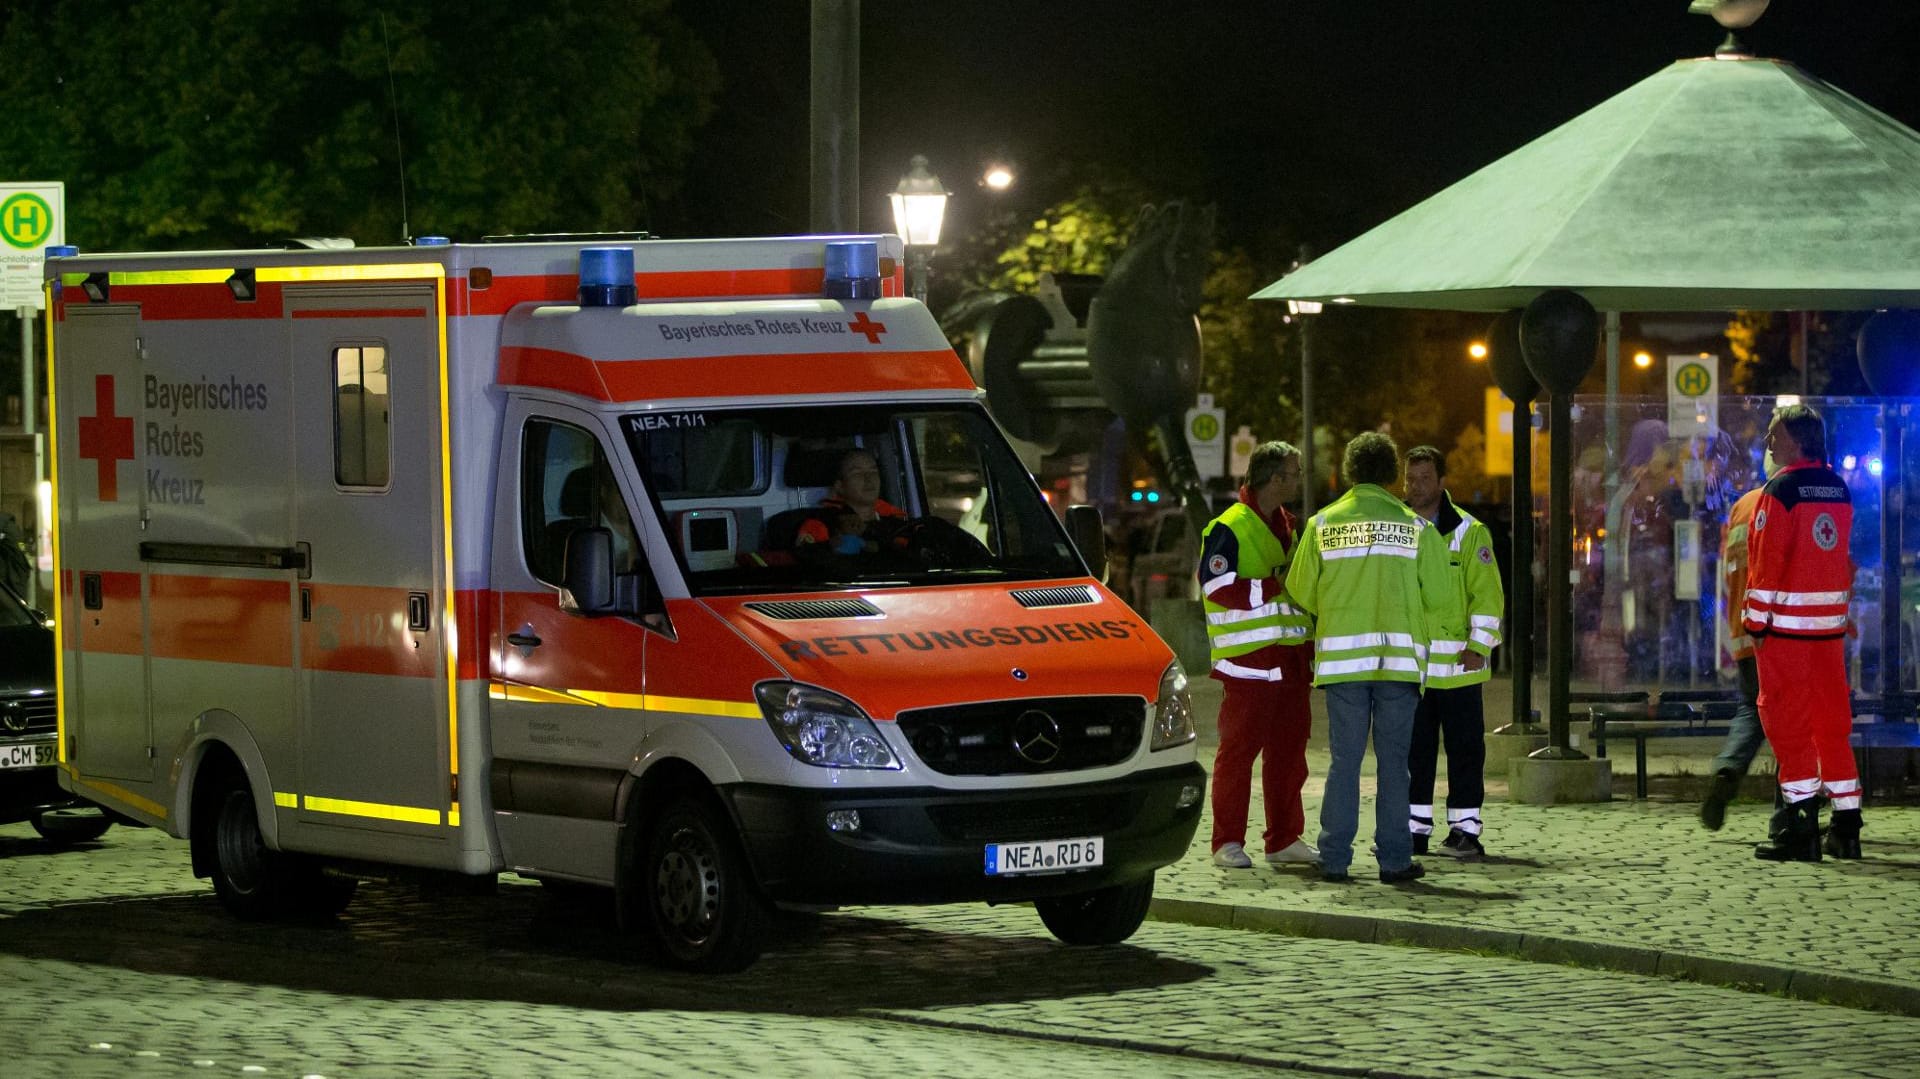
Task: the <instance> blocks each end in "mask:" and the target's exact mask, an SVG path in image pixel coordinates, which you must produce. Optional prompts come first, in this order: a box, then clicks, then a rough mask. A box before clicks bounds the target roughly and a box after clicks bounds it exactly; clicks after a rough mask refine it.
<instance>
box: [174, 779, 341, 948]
mask: <svg viewBox="0 0 1920 1079" xmlns="http://www.w3.org/2000/svg"><path fill="white" fill-rule="evenodd" d="M202 806H205V810H207V812H204V814H200V818H196V820H194V839H192V843H194V847H198V849H200V851H198V852H200V854H204V858H196V860H198V862H204V864H205V866H207V868H209V870H211V875H213V891H215V895H219V897H221V906H225V908H227V910H228V912H230V914H232V916H234V918H240V920H244V922H265V920H269V918H286V916H292V914H301V912H303V910H313V908H315V900H313V899H307V900H305V902H301V889H300V883H301V881H300V875H301V874H298V872H296V866H294V858H292V856H288V854H282V852H280V851H273V849H271V847H267V837H265V835H261V831H259V818H257V816H255V814H253V793H252V791H250V789H248V785H246V779H227V781H225V785H223V787H221V789H217V791H213V793H211V795H209V797H207V801H204V803H202ZM311 883H319V881H311ZM348 895H349V897H351V891H349V893H348ZM321 906H324V904H321ZM342 906H344V904H342Z"/></svg>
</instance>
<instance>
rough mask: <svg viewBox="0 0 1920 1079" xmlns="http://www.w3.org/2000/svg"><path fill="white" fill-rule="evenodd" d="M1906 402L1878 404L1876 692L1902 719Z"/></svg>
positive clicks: (1890, 716)
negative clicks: (1901, 634)
mask: <svg viewBox="0 0 1920 1079" xmlns="http://www.w3.org/2000/svg"><path fill="white" fill-rule="evenodd" d="M1906 414H1907V406H1905V405H1895V404H1889V405H1885V406H1883V409H1882V412H1881V415H1880V424H1881V428H1882V430H1883V434H1882V437H1881V443H1880V444H1881V454H1880V695H1881V697H1882V698H1884V699H1885V701H1886V714H1885V715H1884V716H1882V717H1881V718H1883V719H1888V720H1893V719H1905V718H1906V715H1907V706H1906V701H1905V700H1904V698H1902V696H1901V688H1902V682H1901V678H1900V672H1901V671H1902V669H1904V668H1905V667H1906V663H1907V657H1905V656H1903V655H1901V654H1900V621H1901V619H1900V615H1901V611H1900V523H1901V521H1903V520H1905V517H1906V505H1905V503H1906V480H1905V478H1904V477H1903V476H1902V472H1903V471H1904V469H1903V467H1902V466H1903V463H1904V461H1905V459H1906V458H1905V450H1904V448H1903V446H1902V443H1903V442H1904V441H1905V438H1904V436H1905V434H1906V423H1907V415H1906ZM1828 438H1829V440H1831V438H1832V436H1831V435H1829V436H1828Z"/></svg>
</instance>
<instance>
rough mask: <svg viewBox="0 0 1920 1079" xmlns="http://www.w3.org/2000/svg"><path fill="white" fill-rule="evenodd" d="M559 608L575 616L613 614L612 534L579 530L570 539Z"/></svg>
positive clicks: (604, 529) (596, 529) (568, 540)
mask: <svg viewBox="0 0 1920 1079" xmlns="http://www.w3.org/2000/svg"><path fill="white" fill-rule="evenodd" d="M560 580H561V589H560V609H561V610H563V611H572V612H573V613H575V614H584V615H597V614H611V613H612V612H613V609H614V593H613V531H612V530H611V529H606V528H577V529H574V530H573V532H572V533H570V534H569V535H568V536H567V551H566V561H564V562H562V563H561V570H560Z"/></svg>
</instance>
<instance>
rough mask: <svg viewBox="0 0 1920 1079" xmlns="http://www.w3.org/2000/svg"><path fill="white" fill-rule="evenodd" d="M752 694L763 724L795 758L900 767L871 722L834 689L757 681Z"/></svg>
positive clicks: (814, 762) (831, 764)
mask: <svg viewBox="0 0 1920 1079" xmlns="http://www.w3.org/2000/svg"><path fill="white" fill-rule="evenodd" d="M753 693H754V696H755V697H758V698H759V700H760V710H761V711H762V712H765V713H766V716H767V726H769V727H772V728H773V734H774V737H776V738H778V739H780V744H781V745H783V746H785V747H787V752H788V753H791V754H793V757H794V759H795V760H797V761H800V762H801V763H803V764H811V765H816V766H818V767H821V768H879V769H885V770H888V771H898V770H899V769H900V758H898V757H896V756H894V754H893V749H892V748H891V747H890V746H888V745H887V742H886V739H884V738H882V737H880V731H879V729H878V728H876V727H875V726H874V725H873V720H871V719H868V718H867V715H866V713H865V712H862V711H861V710H860V707H859V706H858V705H856V704H854V703H853V702H852V701H850V700H848V699H846V698H845V697H842V696H840V695H839V694H838V693H829V692H827V691H826V690H824V689H820V688H819V687H817V686H804V685H801V684H799V683H797V682H762V683H760V684H759V685H757V686H755V687H754V688H753Z"/></svg>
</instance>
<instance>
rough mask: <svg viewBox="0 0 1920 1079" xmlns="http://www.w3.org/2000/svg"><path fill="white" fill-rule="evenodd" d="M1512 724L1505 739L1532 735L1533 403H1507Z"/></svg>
mask: <svg viewBox="0 0 1920 1079" xmlns="http://www.w3.org/2000/svg"><path fill="white" fill-rule="evenodd" d="M1512 493H1513V553H1512V554H1511V555H1510V556H1509V557H1510V558H1512V560H1513V561H1512V564H1511V569H1512V571H1513V624H1512V625H1510V626H1508V627H1507V646H1508V649H1509V652H1510V654H1511V656H1512V660H1511V662H1512V664H1513V723H1512V725H1511V726H1510V727H1508V728H1507V730H1506V733H1508V734H1538V733H1539V732H1540V728H1539V726H1538V725H1536V724H1535V723H1534V722H1533V556H1534V542H1533V402H1532V401H1515V402H1514V403H1513V483H1512Z"/></svg>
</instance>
